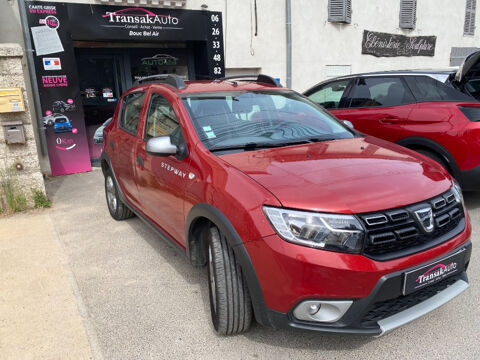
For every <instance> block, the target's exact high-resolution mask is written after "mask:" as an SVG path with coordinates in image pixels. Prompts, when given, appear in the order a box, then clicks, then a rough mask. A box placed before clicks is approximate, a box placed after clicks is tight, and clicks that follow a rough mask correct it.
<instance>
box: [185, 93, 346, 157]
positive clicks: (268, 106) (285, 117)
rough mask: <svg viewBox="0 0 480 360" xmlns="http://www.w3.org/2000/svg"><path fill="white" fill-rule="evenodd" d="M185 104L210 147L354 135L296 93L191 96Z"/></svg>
mask: <svg viewBox="0 0 480 360" xmlns="http://www.w3.org/2000/svg"><path fill="white" fill-rule="evenodd" d="M183 104H184V105H185V107H186V108H187V110H188V111H189V113H190V116H191V118H192V121H193V124H194V126H195V129H196V131H197V134H198V136H199V138H200V140H201V141H202V142H203V143H204V144H205V146H206V147H207V148H208V149H209V150H210V151H216V150H226V149H244V150H249V149H250V150H253V149H256V148H262V147H275V146H284V145H291V144H299V143H307V142H316V141H324V140H335V139H345V138H352V137H354V136H355V135H354V133H353V132H352V131H350V130H349V129H347V128H346V127H345V126H343V125H341V124H340V123H339V122H338V121H337V120H335V118H334V117H333V116H332V115H330V114H329V113H327V112H326V111H324V110H322V109H321V108H320V107H318V106H316V105H315V104H313V103H312V102H310V101H309V100H307V99H305V98H304V97H302V96H300V95H299V94H297V93H295V92H293V91H287V90H262V91H229V92H212V93H198V94H187V95H185V96H184V97H183Z"/></svg>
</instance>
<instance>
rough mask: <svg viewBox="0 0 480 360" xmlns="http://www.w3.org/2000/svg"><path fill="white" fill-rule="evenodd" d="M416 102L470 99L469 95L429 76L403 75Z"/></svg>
mask: <svg viewBox="0 0 480 360" xmlns="http://www.w3.org/2000/svg"><path fill="white" fill-rule="evenodd" d="M405 80H406V82H407V84H408V86H409V87H410V89H412V91H413V94H414V95H415V98H416V99H417V102H427V101H472V100H474V99H473V98H471V97H470V96H468V95H466V94H464V93H462V92H460V91H459V90H457V89H455V88H453V87H451V86H448V85H446V84H444V83H442V82H440V81H438V80H436V79H434V78H431V77H430V76H423V75H422V76H405Z"/></svg>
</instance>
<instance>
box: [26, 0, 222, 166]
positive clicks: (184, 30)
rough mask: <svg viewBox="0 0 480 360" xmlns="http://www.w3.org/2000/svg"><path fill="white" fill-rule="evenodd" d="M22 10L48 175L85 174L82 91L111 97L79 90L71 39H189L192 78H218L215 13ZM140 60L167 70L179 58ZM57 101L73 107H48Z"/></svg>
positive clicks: (47, 6) (80, 7)
mask: <svg viewBox="0 0 480 360" xmlns="http://www.w3.org/2000/svg"><path fill="white" fill-rule="evenodd" d="M26 12H27V13H26V17H27V22H28V27H29V29H30V36H31V38H32V42H33V44H34V49H32V50H33V53H34V66H35V70H36V75H37V79H36V88H37V91H38V93H39V96H40V103H41V108H42V113H43V116H44V117H43V119H40V120H41V122H42V123H43V126H44V128H45V133H46V139H47V148H48V155H49V159H50V166H51V170H52V174H53V175H62V174H72V173H76V172H83V171H89V170H90V169H91V165H90V156H89V150H88V142H87V134H86V129H85V116H84V112H83V107H82V106H81V105H80V104H81V94H82V92H83V93H84V95H85V96H86V97H102V98H106V99H107V101H111V102H115V101H116V100H117V99H116V98H114V97H113V91H112V89H110V88H107V87H105V88H102V89H93V88H87V89H82V91H81V90H80V85H79V78H78V69H77V63H76V59H75V52H74V43H73V40H80V41H110V42H114V41H120V42H122V43H125V42H132V43H133V42H135V43H145V42H148V43H155V42H165V41H182V42H191V43H192V44H193V45H194V46H193V49H192V51H193V52H194V53H195V54H198V55H197V56H196V58H195V73H196V76H197V77H199V78H206V77H207V78H218V77H222V76H224V74H225V69H224V58H223V55H224V54H223V33H222V14H221V13H219V12H212V11H204V10H184V9H162V8H141V7H135V8H132V7H128V6H123V7H121V6H105V5H90V4H73V3H62V2H51V3H49V2H45V1H26ZM50 54H52V55H50ZM47 56H48V57H47ZM50 56H53V57H50ZM142 60H145V61H146V62H147V65H150V66H151V65H156V66H173V64H177V61H179V59H178V58H177V57H174V56H170V55H168V54H163V53H157V54H155V53H154V54H152V55H150V57H149V58H148V59H142ZM34 87H35V86H34ZM59 103H65V104H70V105H77V106H70V107H68V110H66V111H68V112H61V113H58V112H57V110H56V108H57V107H58V106H56V105H55V104H57V105H58V104H59Z"/></svg>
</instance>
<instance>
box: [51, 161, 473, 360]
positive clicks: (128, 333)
mask: <svg viewBox="0 0 480 360" xmlns="http://www.w3.org/2000/svg"><path fill="white" fill-rule="evenodd" d="M47 189H48V192H49V195H50V197H51V198H52V200H53V204H54V207H53V208H52V209H51V210H49V216H50V218H51V220H52V223H53V226H54V227H55V230H56V232H57V234H58V237H59V240H60V242H61V243H62V246H63V247H64V249H65V252H66V255H67V257H68V262H69V264H70V267H71V271H72V273H73V275H74V278H75V280H76V284H77V286H78V292H79V295H80V296H81V299H82V302H83V304H84V305H85V308H86V313H87V322H88V327H89V329H90V331H88V334H89V335H88V336H89V341H90V344H93V345H92V346H94V347H97V348H95V349H93V351H92V353H93V354H96V355H95V357H96V358H104V359H355V360H358V359H436V360H439V359H479V358H480V306H479V304H480V301H479V299H480V290H479V280H478V279H479V274H480V264H479V260H478V259H479V257H480V255H479V251H480V250H478V249H477V246H476V243H477V242H478V240H479V234H480V192H478V193H466V194H465V198H466V203H467V207H468V210H469V212H470V216H471V219H472V222H473V229H474V230H473V235H472V242H473V246H474V248H473V254H472V260H471V262H470V267H469V271H468V275H469V279H470V285H471V287H470V289H468V290H467V291H466V292H465V293H463V294H461V295H460V296H459V297H457V298H456V299H454V300H452V301H451V302H450V303H448V304H446V305H444V306H443V307H441V308H439V309H437V310H435V311H433V312H432V313H430V314H428V315H426V316H424V317H422V318H421V319H419V320H416V321H415V322H413V323H411V324H408V325H406V326H404V327H402V328H400V329H397V330H395V331H394V332H392V333H390V334H387V335H385V336H383V337H380V338H373V337H366V336H354V335H336V334H322V333H311V332H300V331H287V330H285V331H284V330H277V331H275V330H272V329H267V328H263V327H262V326H260V325H257V324H254V325H253V326H252V328H251V330H250V331H249V332H248V333H246V334H243V335H238V336H233V337H220V336H217V335H216V334H215V332H214V330H213V328H212V326H211V322H210V310H209V302H208V285H207V275H206V270H205V269H203V270H202V269H201V270H198V269H195V268H193V267H192V266H191V265H190V264H189V263H188V262H187V260H186V258H185V257H184V256H182V255H181V254H179V253H178V252H177V251H176V250H174V249H173V248H171V247H170V245H168V244H167V243H165V242H163V241H162V240H161V239H159V238H158V236H157V235H156V234H155V232H154V231H152V230H151V229H150V228H149V227H148V226H147V225H146V224H145V223H143V222H142V221H141V220H140V219H138V218H132V219H129V220H126V221H121V222H117V221H115V220H113V219H112V218H111V217H110V215H109V213H108V210H107V207H106V203H105V195H104V189H103V176H102V173H101V171H100V170H98V169H96V170H94V171H93V172H91V173H84V174H76V175H70V176H63V177H56V178H54V179H52V180H50V181H49V182H48V183H47Z"/></svg>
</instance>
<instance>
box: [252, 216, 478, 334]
mask: <svg viewBox="0 0 480 360" xmlns="http://www.w3.org/2000/svg"><path fill="white" fill-rule="evenodd" d="M470 233H471V227H470V224H469V221H467V226H466V229H465V230H464V231H463V232H462V233H460V234H459V235H457V236H456V237H454V238H452V239H451V240H449V241H447V242H445V243H443V244H440V245H438V246H436V247H434V248H431V249H428V250H425V251H423V252H420V253H418V254H413V255H410V256H407V257H404V258H401V259H395V260H391V261H385V262H378V261H373V260H371V259H368V258H366V257H365V256H360V255H351V254H340V253H334V252H320V253H319V252H318V250H312V249H309V248H304V247H299V246H296V249H297V251H296V252H295V253H293V254H292V253H291V251H292V248H291V246H294V245H292V244H289V243H286V242H285V241H283V240H281V239H279V240H280V241H278V242H277V241H274V239H273V238H270V239H266V240H265V238H264V239H263V240H265V241H260V242H258V241H254V242H250V243H246V244H245V245H246V247H247V250H248V252H249V254H250V256H251V259H252V262H253V265H254V267H255V269H256V273H257V276H258V277H259V280H260V284H261V287H262V292H263V295H264V299H265V304H266V309H265V312H266V315H267V316H266V318H267V321H262V322H261V323H262V324H263V325H266V326H271V327H274V328H296V329H303V330H313V331H323V332H337V333H356V334H369V335H376V336H378V335H382V334H384V333H386V332H389V331H391V330H393V329H395V328H397V327H399V326H401V325H403V324H406V323H408V322H410V321H413V320H414V319H416V318H418V317H420V316H422V315H424V314H426V313H428V312H430V311H432V310H434V309H435V308H437V307H439V306H441V305H443V304H444V303H446V302H447V301H449V300H451V299H453V298H454V297H456V296H457V295H459V294H460V293H461V292H463V291H465V290H466V289H467V288H468V278H467V274H466V269H467V267H468V263H469V260H470V255H471V248H472V245H471V242H470V241H468V238H469V236H470ZM275 237H276V236H275ZM267 249H270V253H269V251H268V250H267ZM461 249H465V250H466V251H465V257H464V261H465V268H464V270H463V271H462V272H460V273H458V274H456V275H452V276H450V277H448V278H446V279H444V280H442V281H440V282H438V283H436V284H433V285H431V286H428V287H425V288H423V289H421V290H418V291H416V292H414V293H412V294H409V295H406V296H404V295H403V282H404V274H405V272H407V271H410V270H413V269H416V268H419V267H422V266H424V265H426V264H429V263H432V262H434V261H435V260H437V259H441V258H444V257H446V256H449V255H450V254H453V253H455V252H457V251H459V250H461ZM311 251H316V252H317V253H318V254H322V255H319V256H316V257H315V256H312V255H313V254H315V253H312V252H311ZM260 253H262V255H263V256H262V264H261V265H260V263H259V262H258V260H257V256H258V255H259V254H260ZM274 254H275V255H274ZM305 300H325V301H328V300H353V304H352V305H351V306H350V308H349V309H348V311H347V312H346V313H345V314H344V315H343V316H342V317H341V318H340V319H339V320H338V321H336V322H334V323H320V322H314V321H302V320H298V319H297V318H295V317H294V316H293V310H294V309H295V308H296V306H297V305H298V304H300V303H301V302H302V301H305ZM264 318H265V317H264Z"/></svg>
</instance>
